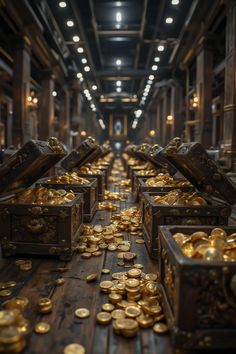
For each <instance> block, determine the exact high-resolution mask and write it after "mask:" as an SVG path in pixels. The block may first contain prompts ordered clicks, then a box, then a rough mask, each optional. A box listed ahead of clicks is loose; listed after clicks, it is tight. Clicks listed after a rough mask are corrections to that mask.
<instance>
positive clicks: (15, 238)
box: [0, 138, 83, 259]
mask: <svg viewBox="0 0 236 354" xmlns="http://www.w3.org/2000/svg"><path fill="white" fill-rule="evenodd" d="M64 156H65V151H64V149H63V147H62V145H61V144H60V143H59V142H58V140H57V139H56V138H49V141H48V142H44V141H36V140H30V141H28V142H27V143H26V144H25V145H23V147H22V148H21V149H20V150H19V151H18V152H17V153H16V154H14V155H12V156H11V157H10V158H9V159H8V160H7V161H6V162H5V163H4V164H3V165H2V166H1V168H0V179H1V185H0V193H1V200H0V227H1V246H2V251H3V255H4V256H11V255H14V254H19V253H22V254H38V255H58V256H60V257H61V258H62V259H65V258H69V257H70V256H71V254H72V252H73V244H74V243H75V242H76V240H77V238H78V236H79V234H80V232H81V231H82V227H83V224H82V221H83V195H82V194H75V193H74V192H73V191H66V190H64V189H60V190H55V189H47V188H43V187H34V186H33V184H34V183H35V182H36V181H37V180H38V179H39V178H40V177H42V176H43V175H44V174H45V173H46V172H47V171H48V170H49V169H50V168H51V167H53V166H54V165H55V164H56V163H57V162H58V161H59V160H60V159H61V158H62V157H64Z"/></svg>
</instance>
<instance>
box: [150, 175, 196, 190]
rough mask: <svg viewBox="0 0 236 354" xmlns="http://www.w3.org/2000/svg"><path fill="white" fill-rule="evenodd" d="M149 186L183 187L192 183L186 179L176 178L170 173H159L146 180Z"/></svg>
mask: <svg viewBox="0 0 236 354" xmlns="http://www.w3.org/2000/svg"><path fill="white" fill-rule="evenodd" d="M145 184H146V185H147V186H152V187H176V188H179V187H183V186H188V185H189V184H190V183H189V182H188V181H185V180H178V179H174V178H173V177H171V176H170V175H169V173H159V174H158V175H157V176H156V177H151V178H148V179H147V180H146V181H145Z"/></svg>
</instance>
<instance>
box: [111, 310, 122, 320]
mask: <svg viewBox="0 0 236 354" xmlns="http://www.w3.org/2000/svg"><path fill="white" fill-rule="evenodd" d="M111 316H112V318H113V319H114V320H118V319H119V318H125V311H124V310H120V309H117V310H114V311H112V313H111Z"/></svg>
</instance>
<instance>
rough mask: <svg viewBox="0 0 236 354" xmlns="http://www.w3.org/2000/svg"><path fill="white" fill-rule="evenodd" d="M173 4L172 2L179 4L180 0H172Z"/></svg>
mask: <svg viewBox="0 0 236 354" xmlns="http://www.w3.org/2000/svg"><path fill="white" fill-rule="evenodd" d="M171 4H172V5H179V0H172V1H171Z"/></svg>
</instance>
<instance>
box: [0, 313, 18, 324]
mask: <svg viewBox="0 0 236 354" xmlns="http://www.w3.org/2000/svg"><path fill="white" fill-rule="evenodd" d="M15 321H16V316H15V314H14V312H13V311H7V310H1V311H0V327H2V326H4V327H5V326H11V325H12V324H13V323H14V322H15Z"/></svg>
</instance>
